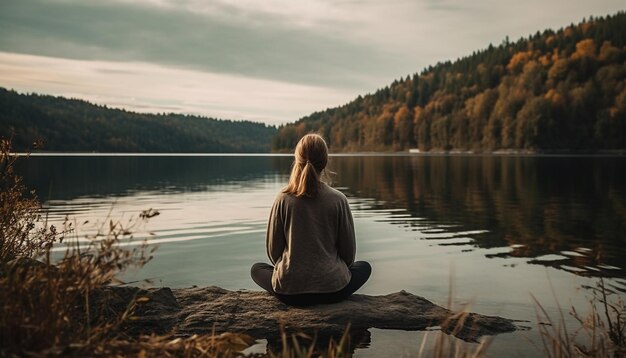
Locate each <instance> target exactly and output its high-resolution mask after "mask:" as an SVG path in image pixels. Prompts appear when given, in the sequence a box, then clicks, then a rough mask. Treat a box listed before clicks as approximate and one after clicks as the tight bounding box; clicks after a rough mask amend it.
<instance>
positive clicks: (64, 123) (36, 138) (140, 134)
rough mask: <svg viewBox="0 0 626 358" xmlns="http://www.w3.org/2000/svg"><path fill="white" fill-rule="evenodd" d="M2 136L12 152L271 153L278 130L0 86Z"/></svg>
mask: <svg viewBox="0 0 626 358" xmlns="http://www.w3.org/2000/svg"><path fill="white" fill-rule="evenodd" d="M0 109H1V110H0V137H3V138H12V141H13V149H14V150H16V151H30V150H32V149H33V143H35V142H40V143H42V148H41V149H42V150H44V151H67V152H163V153H190V152H194V153H209V152H211V153H225V152H269V151H270V143H271V140H272V137H273V135H274V134H275V133H276V128H275V127H273V126H267V125H265V124H262V123H255V122H250V121H231V120H218V119H212V118H205V117H198V116H188V115H182V114H143V113H135V112H129V111H126V110H122V109H113V108H107V107H106V106H98V105H94V104H91V103H89V102H86V101H82V100H77V99H65V98H62V97H53V96H47V95H37V94H19V93H17V92H15V91H11V90H6V89H4V88H0Z"/></svg>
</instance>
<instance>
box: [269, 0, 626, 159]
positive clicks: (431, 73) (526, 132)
mask: <svg viewBox="0 0 626 358" xmlns="http://www.w3.org/2000/svg"><path fill="white" fill-rule="evenodd" d="M625 61H626V12H619V13H617V14H615V15H611V16H606V17H600V18H589V19H586V20H583V21H582V22H581V23H579V24H577V25H574V24H572V25H570V26H567V27H565V28H561V29H560V30H558V31H553V30H546V31H543V32H542V33H540V32H537V33H536V34H534V35H531V36H529V37H527V38H521V39H519V40H518V41H516V42H509V41H508V38H507V39H506V40H505V41H503V42H502V44H500V45H499V46H493V45H489V47H488V48H486V49H483V50H480V51H477V52H474V53H473V54H471V55H469V56H466V57H463V58H460V59H458V60H456V61H454V62H450V61H447V62H443V63H438V64H437V65H436V66H429V67H428V68H426V69H424V70H423V71H422V72H421V73H416V74H414V75H412V76H407V77H406V78H400V79H399V80H395V81H394V82H393V83H392V84H391V85H390V86H387V87H385V88H382V89H379V90H378V91H376V92H374V93H372V94H368V95H365V96H359V97H358V98H357V99H355V100H354V101H352V102H350V103H347V104H345V105H343V106H340V107H336V108H331V109H327V110H325V111H320V112H315V113H313V114H311V115H309V116H307V117H304V118H301V119H300V120H298V121H297V122H296V123H294V124H288V125H284V126H282V127H280V128H279V131H278V134H277V135H276V136H275V138H274V140H273V143H272V148H273V150H275V151H288V150H292V148H293V147H294V146H295V143H296V142H297V140H298V138H300V137H301V136H302V135H304V134H305V133H307V132H310V131H317V132H320V133H321V134H323V135H324V136H325V137H326V138H327V139H328V141H329V145H330V147H331V150H333V151H369V150H383V151H401V150H406V149H408V148H419V149H421V150H433V149H434V150H450V149H458V150H474V151H491V150H498V149H514V150H539V151H559V150H561V151H593V150H603V149H626V110H625V109H626V62H625Z"/></svg>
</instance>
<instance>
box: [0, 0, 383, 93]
mask: <svg viewBox="0 0 626 358" xmlns="http://www.w3.org/2000/svg"><path fill="white" fill-rule="evenodd" d="M194 4H195V3H194V2H189V1H187V2H185V3H183V6H176V7H174V6H173V5H171V4H170V3H169V2H167V3H166V2H164V3H163V4H162V5H161V6H154V5H152V6H149V3H146V2H145V1H144V2H138V3H119V2H115V1H111V2H98V3H95V2H89V1H86V2H83V1H80V2H78V1H76V2H73V1H62V2H59V1H39V0H20V1H10V2H9V3H8V4H6V3H5V4H4V5H3V11H2V12H1V14H0V30H1V31H2V33H3V36H2V37H1V38H0V50H2V51H5V52H17V53H23V54H34V55H44V56H50V57H65V58H72V59H98V60H109V61H145V62H154V63H160V64H164V65H168V66H176V67H183V68H189V69H195V70H202V71H209V72H217V73H230V74H240V75H245V76H251V77H258V78H271V79H276V80H281V81H289V82H295V83H307V84H316V85H333V86H337V87H344V88H345V87H355V86H358V87H360V86H363V85H364V84H366V85H367V84H368V77H369V75H368V74H375V73H376V69H377V68H378V67H380V66H383V65H384V64H386V63H388V62H389V59H385V58H384V57H383V56H381V54H380V53H378V52H377V51H376V49H375V48H373V47H371V46H369V45H368V44H367V43H355V42H351V41H349V40H347V39H345V38H343V37H342V36H341V34H337V33H334V34H330V33H325V32H323V31H316V30H314V29H311V28H309V27H305V26H296V25H293V24H292V23H291V22H287V21H284V20H281V19H284V16H285V15H286V14H289V12H287V13H285V14H282V17H280V16H279V15H277V14H272V13H269V12H266V11H255V12H244V11H243V10H241V11H239V10H240V9H238V8H229V7H226V6H223V5H220V6H214V7H216V8H217V9H213V11H209V10H207V9H206V7H200V8H199V9H200V10H199V11H193V9H194V6H195V5H194ZM247 19H248V20H247Z"/></svg>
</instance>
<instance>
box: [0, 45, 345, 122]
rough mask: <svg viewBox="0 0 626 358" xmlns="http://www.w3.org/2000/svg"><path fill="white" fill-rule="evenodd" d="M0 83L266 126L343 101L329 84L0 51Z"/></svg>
mask: <svg viewBox="0 0 626 358" xmlns="http://www.w3.org/2000/svg"><path fill="white" fill-rule="evenodd" d="M0 83H1V84H2V85H3V86H6V87H8V88H13V89H15V90H18V91H22V92H27V91H32V90H33V88H36V90H37V92H39V93H49V94H55V95H60V96H64V97H69V98H81V99H85V100H88V101H91V102H94V103H98V104H107V105H109V106H112V107H120V108H127V109H130V110H135V111H140V112H153V113H156V112H168V113H169V112H177V113H187V114H200V115H207V116H212V117H216V118H225V119H226V118H228V119H236V120H237V119H245V120H254V121H260V122H265V123H270V124H280V123H285V122H288V121H294V120H296V119H298V118H300V117H302V116H304V115H307V114H308V113H311V112H313V111H316V110H319V109H320V108H326V107H330V106H337V105H340V104H343V103H345V102H348V101H349V100H350V99H352V98H353V97H354V96H355V94H354V93H353V92H350V91H342V90H339V89H334V88H327V87H317V86H311V85H298V84H293V83H288V82H280V81H272V80H264V79H255V78H247V77H242V76H235V75H229V74H220V73H208V72H197V71H192V70H186V69H176V68H170V67H164V66H161V65H157V64H150V63H145V62H111V61H85V60H68V59H58V58H51V57H42V56H32V55H20V54H11V53H2V52H0Z"/></svg>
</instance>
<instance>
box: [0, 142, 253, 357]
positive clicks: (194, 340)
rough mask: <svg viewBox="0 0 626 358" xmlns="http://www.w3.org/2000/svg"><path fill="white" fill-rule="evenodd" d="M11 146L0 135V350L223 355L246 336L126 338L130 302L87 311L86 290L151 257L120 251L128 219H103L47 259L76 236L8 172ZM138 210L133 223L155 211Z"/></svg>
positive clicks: (141, 250) (233, 352)
mask: <svg viewBox="0 0 626 358" xmlns="http://www.w3.org/2000/svg"><path fill="white" fill-rule="evenodd" d="M10 149H11V145H10V142H9V141H7V140H0V169H1V174H0V307H1V310H0V356H67V355H71V356H129V355H137V356H141V357H145V356H155V357H156V356H159V357H161V356H165V357H168V356H188V357H205V356H211V357H212V356H220V357H230V356H237V355H240V353H238V352H239V351H240V350H241V349H243V348H246V347H248V346H250V345H251V344H252V343H253V340H251V339H250V337H247V336H245V335H238V334H221V335H215V334H213V335H210V336H209V335H207V336H193V337H189V338H184V339H183V338H175V337H172V336H167V335H165V336H156V335H151V336H145V335H144V336H139V337H129V336H127V335H126V334H125V332H124V331H123V329H122V328H121V327H122V323H124V322H125V321H127V320H129V319H132V317H133V312H134V308H135V304H136V302H134V301H133V302H131V303H130V304H129V305H128V307H126V309H125V310H124V311H123V312H122V313H121V314H118V315H116V316H113V317H107V316H104V315H103V316H97V317H92V316H91V315H90V312H102V311H104V310H103V309H101V308H98V307H92V306H93V305H95V303H94V302H90V297H92V295H91V293H93V292H94V291H96V290H98V289H100V288H103V287H104V286H107V285H111V284H119V283H120V282H119V281H118V280H117V276H118V275H119V274H120V273H121V272H123V271H124V270H126V269H127V268H129V267H141V266H143V265H145V264H146V263H147V262H148V261H149V260H150V259H151V256H150V254H151V251H150V250H148V248H147V246H146V244H145V242H144V245H142V246H139V247H135V248H134V249H125V248H122V247H121V246H120V245H118V244H119V243H120V241H122V240H126V239H130V238H132V229H133V225H134V224H133V223H129V224H125V225H122V223H120V222H114V221H113V220H111V221H109V222H108V223H107V224H108V227H107V228H103V229H102V231H104V232H98V233H97V234H95V235H92V237H90V238H89V239H90V242H89V244H88V246H87V247H80V246H78V245H68V248H67V250H66V251H65V254H64V255H63V257H62V258H60V259H58V260H54V262H53V260H52V259H51V250H52V246H53V245H54V244H56V243H61V242H63V240H64V239H65V238H66V237H67V236H68V235H72V234H73V235H77V234H76V232H75V230H74V228H73V227H72V226H73V223H71V222H69V221H68V220H66V221H65V223H64V224H63V228H61V229H58V228H56V227H54V226H52V225H48V223H47V222H46V218H45V216H43V215H42V212H43V211H42V208H41V205H40V203H39V201H38V200H37V198H36V196H35V195H34V193H32V192H28V191H27V190H26V188H25V186H24V184H23V182H22V179H21V178H20V177H19V176H17V175H16V174H15V172H14V169H13V168H14V164H15V161H16V157H15V156H12V155H11V150H10ZM155 215H156V214H155V212H153V211H150V212H148V213H147V214H146V213H142V214H141V215H140V216H139V217H138V218H137V219H136V221H135V223H137V222H139V221H142V220H146V219H148V218H149V217H151V216H155Z"/></svg>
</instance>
